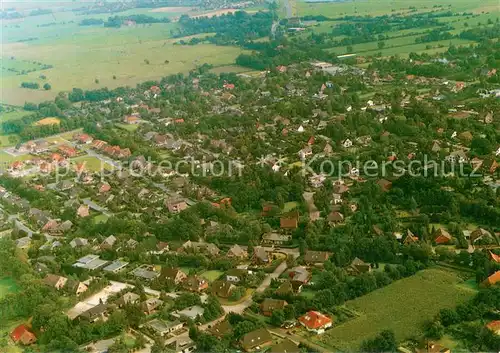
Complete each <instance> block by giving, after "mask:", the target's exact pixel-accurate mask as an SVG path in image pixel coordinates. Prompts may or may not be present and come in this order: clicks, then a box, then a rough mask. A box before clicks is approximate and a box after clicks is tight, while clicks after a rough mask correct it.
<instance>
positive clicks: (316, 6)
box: [297, 0, 498, 18]
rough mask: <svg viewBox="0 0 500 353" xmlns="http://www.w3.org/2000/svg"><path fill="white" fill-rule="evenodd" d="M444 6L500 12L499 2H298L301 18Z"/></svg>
mask: <svg viewBox="0 0 500 353" xmlns="http://www.w3.org/2000/svg"><path fill="white" fill-rule="evenodd" d="M437 4H438V5H442V6H443V7H444V8H445V9H446V8H449V9H450V10H451V11H454V12H464V11H467V12H474V13H482V12H489V11H491V12H495V11H496V12H498V0H482V1H470V0H439V1H435V0H417V1H412V2H409V1H407V0H364V1H342V2H318V3H313V2H306V1H304V0H300V1H297V8H298V12H299V16H306V15H323V16H327V17H332V18H335V17H340V16H344V15H357V16H366V15H370V16H381V15H386V14H391V13H398V12H400V13H406V12H408V11H409V9H408V8H409V7H410V6H411V7H414V8H415V9H416V10H417V11H420V12H426V11H430V10H432V9H433V7H434V6H435V5H437Z"/></svg>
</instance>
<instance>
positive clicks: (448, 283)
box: [317, 269, 475, 351]
mask: <svg viewBox="0 0 500 353" xmlns="http://www.w3.org/2000/svg"><path fill="white" fill-rule="evenodd" d="M461 282H462V281H461V279H460V278H459V276H458V274H456V273H454V272H450V271H444V270H439V269H428V270H424V271H421V272H419V273H417V274H416V275H414V276H412V277H409V278H405V279H402V280H399V281H396V282H394V283H392V284H390V285H389V286H387V287H384V288H381V289H378V290H376V291H374V292H372V293H369V294H367V295H365V296H362V297H360V298H357V299H354V300H352V301H350V302H347V304H346V307H347V308H348V309H350V310H352V311H354V312H355V313H356V314H357V315H359V316H357V317H355V318H354V319H352V320H349V321H347V322H345V323H343V324H341V325H339V326H337V327H334V328H333V329H331V330H329V331H327V332H326V333H325V334H324V335H323V336H321V337H318V338H317V339H318V340H320V341H322V343H324V344H328V345H330V346H333V347H336V348H338V349H340V350H345V351H347V350H356V349H359V346H360V345H361V343H362V342H363V341H364V340H366V339H368V338H371V337H373V336H375V335H377V334H378V333H379V332H380V331H382V330H386V329H389V330H393V331H394V333H395V334H396V338H397V339H398V340H404V339H408V338H410V337H415V336H418V335H420V334H422V324H423V323H424V322H425V321H426V320H430V319H432V318H433V317H434V316H435V315H436V314H437V313H438V312H439V310H440V309H443V308H454V307H455V306H456V305H457V304H459V303H463V302H465V301H467V300H468V299H470V298H472V297H473V296H474V294H475V291H474V290H472V289H470V288H467V287H466V286H463V285H460V283H461Z"/></svg>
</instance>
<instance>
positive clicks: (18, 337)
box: [10, 324, 36, 346]
mask: <svg viewBox="0 0 500 353" xmlns="http://www.w3.org/2000/svg"><path fill="white" fill-rule="evenodd" d="M10 338H11V339H12V341H14V343H21V344H22V345H23V346H29V345H30V344H33V343H35V342H36V336H35V334H34V333H33V332H31V331H30V330H29V329H28V327H27V326H26V325H24V324H21V325H19V326H17V327H16V328H15V329H14V330H12V332H11V333H10Z"/></svg>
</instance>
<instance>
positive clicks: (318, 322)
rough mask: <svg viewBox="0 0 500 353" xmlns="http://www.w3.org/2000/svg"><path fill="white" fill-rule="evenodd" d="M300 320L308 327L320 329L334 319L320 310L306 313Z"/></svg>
mask: <svg viewBox="0 0 500 353" xmlns="http://www.w3.org/2000/svg"><path fill="white" fill-rule="evenodd" d="M299 321H300V322H301V323H302V324H303V325H304V326H306V327H307V328H310V329H319V328H322V327H324V326H325V325H327V324H329V323H331V322H332V319H330V318H329V317H328V316H326V315H323V314H322V313H320V312H319V311H309V312H307V313H306V314H305V315H302V316H301V317H299Z"/></svg>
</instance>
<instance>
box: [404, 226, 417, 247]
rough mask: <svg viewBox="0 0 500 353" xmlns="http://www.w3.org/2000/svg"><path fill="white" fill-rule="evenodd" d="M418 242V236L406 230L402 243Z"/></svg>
mask: <svg viewBox="0 0 500 353" xmlns="http://www.w3.org/2000/svg"><path fill="white" fill-rule="evenodd" d="M416 242H418V237H416V236H415V235H414V234H413V233H412V231H411V230H409V229H408V230H407V231H406V237H405V239H404V240H403V244H405V245H408V244H413V243H416Z"/></svg>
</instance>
